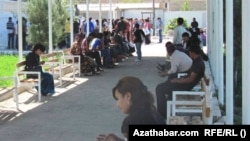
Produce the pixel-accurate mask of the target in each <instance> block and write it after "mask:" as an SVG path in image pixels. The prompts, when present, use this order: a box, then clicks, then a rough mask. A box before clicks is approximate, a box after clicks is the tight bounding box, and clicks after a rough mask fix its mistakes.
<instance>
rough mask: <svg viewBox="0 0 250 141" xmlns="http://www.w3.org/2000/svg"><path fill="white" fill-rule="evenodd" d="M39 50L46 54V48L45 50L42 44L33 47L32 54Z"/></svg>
mask: <svg viewBox="0 0 250 141" xmlns="http://www.w3.org/2000/svg"><path fill="white" fill-rule="evenodd" d="M38 49H40V50H41V51H42V52H44V51H45V49H46V48H45V46H44V45H42V44H40V43H37V44H35V45H34V46H33V48H32V52H35V51H37V50H38Z"/></svg>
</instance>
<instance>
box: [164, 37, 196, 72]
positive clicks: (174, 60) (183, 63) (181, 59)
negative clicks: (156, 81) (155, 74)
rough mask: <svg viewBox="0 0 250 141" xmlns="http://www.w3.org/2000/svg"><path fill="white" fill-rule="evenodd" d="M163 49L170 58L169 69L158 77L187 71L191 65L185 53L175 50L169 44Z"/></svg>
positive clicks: (190, 60)
mask: <svg viewBox="0 0 250 141" xmlns="http://www.w3.org/2000/svg"><path fill="white" fill-rule="evenodd" d="M165 47H166V50H167V54H168V57H169V58H170V63H171V65H170V66H171V67H170V69H169V70H165V71H162V72H160V76H166V75H172V74H173V75H176V73H182V72H186V71H188V69H189V68H190V67H191V65H192V59H191V58H190V57H189V56H188V55H187V54H186V53H184V52H181V51H179V50H177V49H176V48H175V46H174V45H173V44H172V43H171V42H167V43H166V45H165Z"/></svg>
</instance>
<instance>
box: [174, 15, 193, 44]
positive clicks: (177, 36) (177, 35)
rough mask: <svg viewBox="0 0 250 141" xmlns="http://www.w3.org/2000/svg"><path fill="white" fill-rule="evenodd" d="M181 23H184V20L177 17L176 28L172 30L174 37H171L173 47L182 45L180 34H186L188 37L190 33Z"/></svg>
mask: <svg viewBox="0 0 250 141" xmlns="http://www.w3.org/2000/svg"><path fill="white" fill-rule="evenodd" d="M183 23H184V19H183V18H181V17H179V18H178V19H177V25H178V26H177V27H176V28H175V29H174V37H173V44H174V45H181V44H182V34H183V33H184V32H187V33H189V35H190V32H188V31H187V29H186V28H185V27H184V26H183ZM190 36H191V35H190Z"/></svg>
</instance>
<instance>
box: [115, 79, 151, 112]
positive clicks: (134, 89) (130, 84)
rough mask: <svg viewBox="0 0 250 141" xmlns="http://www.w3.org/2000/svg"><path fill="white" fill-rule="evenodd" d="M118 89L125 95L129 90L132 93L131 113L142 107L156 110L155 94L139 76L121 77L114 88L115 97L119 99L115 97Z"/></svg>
mask: <svg viewBox="0 0 250 141" xmlns="http://www.w3.org/2000/svg"><path fill="white" fill-rule="evenodd" d="M116 90H117V91H118V92H120V93H121V94H122V95H123V96H125V95H126V94H127V92H129V93H131V107H130V109H129V113H131V112H136V111H137V110H138V109H140V108H146V109H148V110H153V109H154V110H155V107H154V98H153V95H152V93H151V92H149V91H148V88H147V87H146V86H145V85H144V84H143V82H142V81H141V80H140V79H139V78H137V77H133V76H126V77H123V78H121V79H120V80H119V81H118V83H117V84H116V86H115V87H114V88H113V90H112V92H113V97H114V99H116V100H117V98H116V97H115V91H116Z"/></svg>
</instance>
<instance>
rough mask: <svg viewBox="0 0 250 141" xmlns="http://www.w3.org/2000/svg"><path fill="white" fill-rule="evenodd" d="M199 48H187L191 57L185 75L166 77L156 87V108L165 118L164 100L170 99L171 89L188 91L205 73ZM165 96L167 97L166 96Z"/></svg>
mask: <svg viewBox="0 0 250 141" xmlns="http://www.w3.org/2000/svg"><path fill="white" fill-rule="evenodd" d="M200 53H201V48H200V47H199V46H192V47H190V48H189V55H190V57H191V58H192V59H193V63H192V66H191V68H190V69H189V70H188V74H187V76H186V77H182V78H177V77H175V78H168V80H167V81H165V82H163V83H160V84H158V85H157V87H156V99H157V110H158V111H159V113H160V114H161V115H162V116H163V117H164V118H166V112H167V111H166V102H167V101H169V100H172V91H189V90H191V89H192V88H193V87H194V86H195V85H196V84H198V83H199V81H200V80H201V78H202V77H203V76H204V73H205V64H204V61H203V59H202V58H201V56H200ZM166 96H167V98H166Z"/></svg>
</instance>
